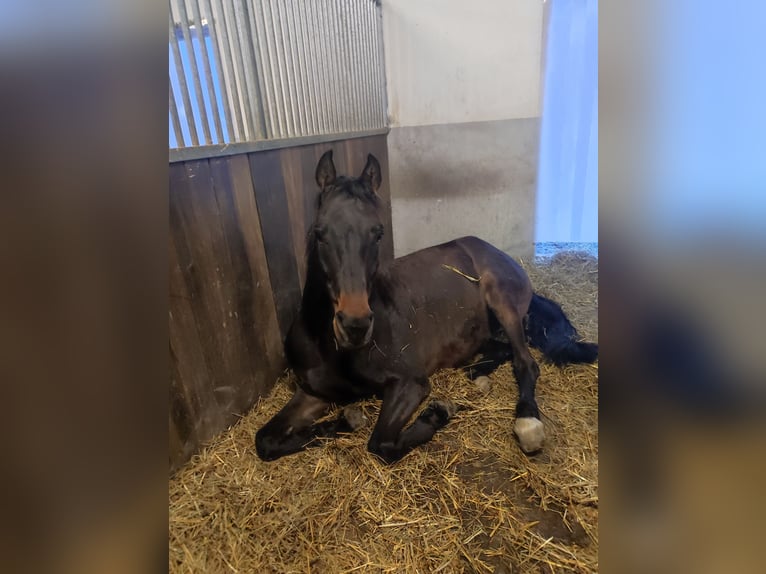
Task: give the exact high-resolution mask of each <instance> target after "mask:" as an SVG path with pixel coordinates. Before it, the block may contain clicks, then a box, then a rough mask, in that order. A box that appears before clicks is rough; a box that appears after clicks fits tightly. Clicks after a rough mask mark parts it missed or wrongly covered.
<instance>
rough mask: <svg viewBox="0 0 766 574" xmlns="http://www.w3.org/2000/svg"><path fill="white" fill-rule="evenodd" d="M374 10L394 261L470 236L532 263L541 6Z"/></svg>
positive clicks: (427, 4) (428, 5)
mask: <svg viewBox="0 0 766 574" xmlns="http://www.w3.org/2000/svg"><path fill="white" fill-rule="evenodd" d="M382 6H383V29H384V42H385V56H386V76H387V86H388V88H387V89H388V103H389V114H390V121H391V127H392V129H391V134H390V135H389V138H388V146H389V177H390V179H391V198H392V215H393V226H394V250H395V254H396V255H397V256H401V255H405V254H407V253H410V252H412V251H415V250H416V249H420V248H423V247H427V246H429V245H434V244H436V243H439V242H442V241H447V240H449V239H453V238H455V237H459V236H461V235H468V234H470V235H477V236H479V237H482V238H484V239H487V240H488V241H491V242H492V243H494V244H495V245H497V246H498V247H499V248H501V249H503V250H504V251H506V252H508V253H510V254H512V255H515V256H522V257H529V256H531V255H532V252H533V237H534V219H535V185H536V181H535V180H536V175H537V160H538V147H539V116H540V106H541V59H542V58H541V55H542V47H543V8H544V7H543V2H541V1H539V0H535V1H531V0H530V1H527V0H520V1H508V0H482V2H465V0H418V1H417V2H412V1H408V0H384V1H383V3H382Z"/></svg>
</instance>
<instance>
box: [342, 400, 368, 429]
mask: <svg viewBox="0 0 766 574" xmlns="http://www.w3.org/2000/svg"><path fill="white" fill-rule="evenodd" d="M343 418H344V419H346V422H347V423H348V425H349V426H350V427H351V430H358V429H360V428H362V427H364V426H367V422H368V420H367V417H366V416H364V412H363V411H362V407H360V406H359V405H349V406H347V407H345V408H344V409H343Z"/></svg>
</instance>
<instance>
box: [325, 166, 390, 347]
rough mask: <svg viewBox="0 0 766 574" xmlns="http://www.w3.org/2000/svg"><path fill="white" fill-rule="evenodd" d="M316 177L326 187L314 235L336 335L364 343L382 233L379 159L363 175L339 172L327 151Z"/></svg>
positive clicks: (345, 343)
mask: <svg viewBox="0 0 766 574" xmlns="http://www.w3.org/2000/svg"><path fill="white" fill-rule="evenodd" d="M316 181H317V183H318V184H319V187H320V188H321V190H322V192H321V195H320V198H319V209H318V211H317V217H316V220H315V221H314V227H313V229H312V233H313V237H312V241H313V242H314V249H315V250H316V257H317V259H318V262H319V267H320V268H321V270H322V272H323V273H324V275H325V279H326V284H327V289H328V292H329V295H330V299H332V302H333V306H334V308H335V315H334V317H333V331H334V332H335V339H336V340H337V342H338V345H339V346H340V347H342V348H346V349H349V348H356V347H360V346H363V345H366V344H367V343H369V341H370V338H371V336H372V325H373V319H374V318H373V314H372V311H371V310H370V302H369V300H370V290H371V286H372V280H373V277H374V276H375V273H376V272H377V270H378V244H379V243H380V240H381V238H382V237H383V225H382V223H381V220H380V216H379V215H378V204H379V199H378V196H377V194H376V191H377V190H378V188H379V187H380V181H381V175H380V164H379V163H378V160H377V159H375V157H373V156H372V155H369V156H367V165H366V166H365V167H364V170H362V174H361V175H360V176H359V177H358V178H353V177H345V176H337V175H336V173H335V165H334V164H333V161H332V151H328V152H326V153H325V154H324V155H323V156H322V158H321V159H320V160H319V164H318V165H317V170H316Z"/></svg>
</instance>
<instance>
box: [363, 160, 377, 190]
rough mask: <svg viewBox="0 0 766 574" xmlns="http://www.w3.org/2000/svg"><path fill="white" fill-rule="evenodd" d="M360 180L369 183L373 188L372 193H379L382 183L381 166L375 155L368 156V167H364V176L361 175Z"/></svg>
mask: <svg viewBox="0 0 766 574" xmlns="http://www.w3.org/2000/svg"><path fill="white" fill-rule="evenodd" d="M359 178H360V179H361V180H362V181H365V182H367V183H369V184H370V187H372V191H374V192H377V191H378V188H379V187H380V182H381V175H380V164H379V163H378V160H377V159H375V156H374V155H372V154H369V155H368V156H367V165H365V166H364V169H363V170H362V175H360V176H359Z"/></svg>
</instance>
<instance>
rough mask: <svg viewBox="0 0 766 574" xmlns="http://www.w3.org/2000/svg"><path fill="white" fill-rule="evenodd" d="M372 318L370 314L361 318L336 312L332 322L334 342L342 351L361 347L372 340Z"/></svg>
mask: <svg viewBox="0 0 766 574" xmlns="http://www.w3.org/2000/svg"><path fill="white" fill-rule="evenodd" d="M373 323H374V317H373V314H372V312H370V313H368V314H366V315H363V316H361V317H352V316H349V315H347V314H345V313H344V312H343V311H338V312H337V313H336V314H335V319H334V320H333V323H332V325H333V331H334V332H335V340H336V341H337V342H338V346H339V347H341V348H342V349H356V348H358V347H363V346H364V345H366V344H367V343H369V342H370V339H371V338H372V326H373Z"/></svg>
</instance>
